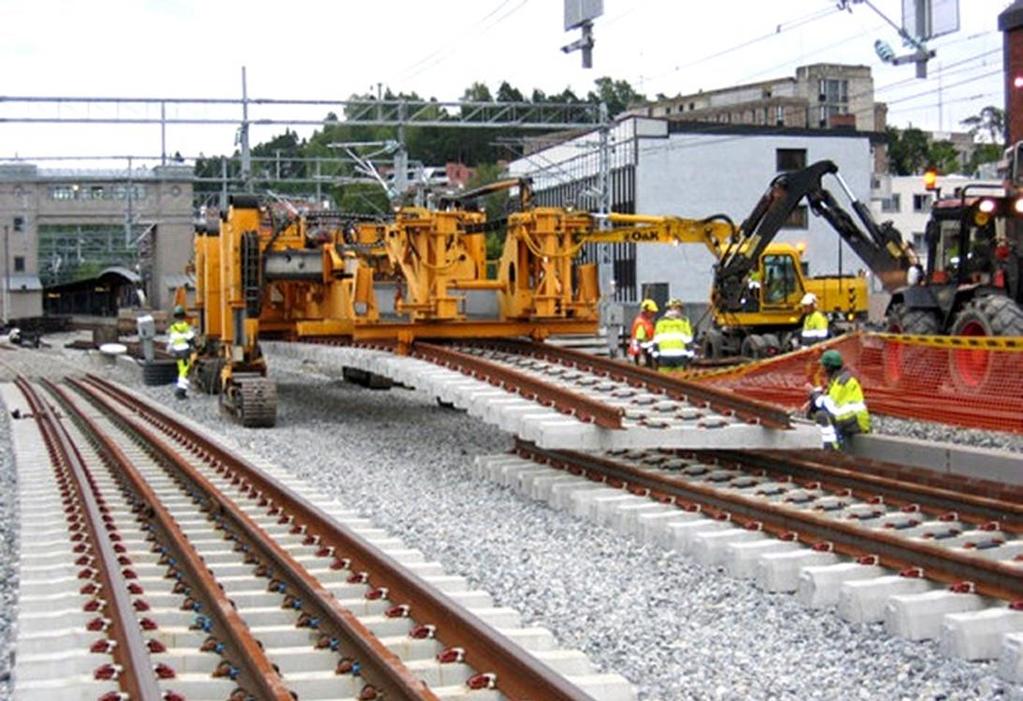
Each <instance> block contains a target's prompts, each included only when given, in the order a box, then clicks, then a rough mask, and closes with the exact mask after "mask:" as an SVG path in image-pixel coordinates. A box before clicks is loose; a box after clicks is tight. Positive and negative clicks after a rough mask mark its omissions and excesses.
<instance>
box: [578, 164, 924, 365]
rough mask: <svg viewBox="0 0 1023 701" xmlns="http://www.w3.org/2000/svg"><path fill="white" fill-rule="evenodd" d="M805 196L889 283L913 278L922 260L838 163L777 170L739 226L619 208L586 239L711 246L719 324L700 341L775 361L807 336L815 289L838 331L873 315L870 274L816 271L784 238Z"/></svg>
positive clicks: (714, 312)
mask: <svg viewBox="0 0 1023 701" xmlns="http://www.w3.org/2000/svg"><path fill="white" fill-rule="evenodd" d="M825 175H833V176H834V177H835V178H836V180H837V181H838V182H839V184H840V185H841V188H842V189H843V191H844V192H845V194H846V196H847V197H848V199H849V201H850V202H851V207H852V209H853V211H854V212H855V213H856V216H857V218H858V219H859V220H860V222H861V224H860V225H857V224H856V222H855V221H854V220H853V218H852V216H850V214H849V213H848V212H847V211H846V210H845V209H844V208H843V207H842V206H841V205H839V203H838V202H837V200H836V199H835V197H834V196H833V195H832V194H831V192H830V191H829V190H828V189H827V188H825V187H823V185H822V183H821V180H822V178H823V177H824V176H825ZM804 199H805V200H806V201H807V203H808V205H809V208H810V210H811V211H812V212H814V213H815V214H817V215H819V216H822V217H824V219H825V220H826V221H827V222H828V223H829V224H830V225H831V227H832V228H833V229H834V230H835V231H836V232H837V233H838V234H839V235H840V236H841V237H842V239H843V240H844V241H845V242H846V243H847V244H849V246H850V247H851V248H852V249H853V251H854V252H855V253H856V254H857V255H859V256H860V258H862V259H863V261H864V263H866V265H867V267H868V268H869V269H870V270H871V272H872V273H874V274H875V275H877V276H878V278H879V279H880V280H881V281H882V283H883V284H884V286H885V287H886V288H887V289H896V288H897V287H899V286H900V285H904V284H905V280H906V272H907V271H908V270H909V268H910V267H911V266H912V265H914V264H916V263H917V260H916V257H915V255H914V254H913V252H912V250H911V249H910V248H909V247H908V246H906V245H905V244H904V243H903V241H902V236H901V234H900V233H899V232H898V231H897V230H896V229H894V228H893V227H892V226H891V224H890V222H885V223H883V224H878V223H877V222H875V221H874V219H873V218H872V217H871V215H870V211H869V209H867V207H866V206H865V205H863V203H862V202H860V201H859V200H857V199H856V197H855V195H854V194H853V193H852V191H851V189H850V188H849V187H848V185H847V184H846V183H845V181H844V180H843V179H842V178H841V176H840V175H839V174H838V167H837V166H836V165H835V164H834V163H833V162H831V161H819V162H817V163H814V164H813V165H811V166H809V167H807V168H804V169H802V170H799V171H794V172H791V173H784V174H781V175H779V176H777V177H776V178H775V179H774V180H773V181H772V182H771V184H770V186H769V187H768V189H767V191H766V192H765V193H764V195H763V196H762V197H761V198H760V200H759V201H758V202H757V204H756V206H755V207H754V208H753V211H752V212H751V213H750V215H749V216H748V217H747V218H746V220H745V221H743V222H742V224H741V225H739V226H736V225H735V224H734V223H733V222H732V221H731V219H729V218H728V217H727V216H725V215H715V216H713V217H708V218H706V219H683V218H679V217H668V216H661V217H657V216H646V215H631V214H611V215H609V216H608V217H607V218H608V220H609V222H610V224H611V228H609V229H607V230H605V231H593V232H591V233H589V234H587V237H586V240H587V241H588V242H595V243H624V242H631V243H672V244H701V245H703V246H705V247H706V248H707V249H708V250H709V251H710V252H711V253H712V254H713V255H714V257H715V259H716V263H715V266H714V281H713V284H712V288H711V292H710V305H711V306H710V313H711V316H712V320H713V323H712V327H711V328H710V329H708V330H707V331H705V332H704V333H703V334H702V335H701V337H700V347H701V351H702V356H703V357H705V358H720V357H725V356H736V355H741V356H745V357H748V358H762V357H768V356H770V355H774V354H776V353H779V352H781V351H783V350H785V349H787V348H788V347H789V340H790V339H791V337H792V334H795V333H798V332H799V329H800V326H801V322H802V308H801V301H802V299H803V297H804V295H806V294H807V293H812V294H813V295H814V296H815V297H816V298H817V308H818V309H819V310H820V311H822V312H824V313H825V314H828V315H830V316H831V317H832V319H833V328H834V329H837V330H838V331H839V332H841V330H842V329H843V328H846V327H851V326H853V325H855V324H856V323H857V322H861V321H865V320H866V317H867V311H868V290H867V279H866V278H865V277H861V276H857V275H825V276H816V277H810V276H809V275H807V273H806V270H807V264H806V261H805V260H804V258H803V253H804V248H803V246H802V245H793V244H789V243H775V242H774V238H775V236H776V235H777V234H778V232H779V231H780V230H781V228H782V226H783V225H784V224H785V222H786V221H787V220H788V218H789V216H790V215H791V213H792V211H793V210H795V208H796V207H797V206H799V205H800V204H801V203H802V202H803V200H804ZM680 272H681V271H680Z"/></svg>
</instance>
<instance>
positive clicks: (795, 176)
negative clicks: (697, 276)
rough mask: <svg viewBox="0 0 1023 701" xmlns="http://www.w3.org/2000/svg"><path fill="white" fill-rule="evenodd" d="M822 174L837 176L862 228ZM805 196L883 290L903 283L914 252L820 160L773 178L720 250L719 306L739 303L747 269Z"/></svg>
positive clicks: (716, 286) (832, 167) (830, 165)
mask: <svg viewBox="0 0 1023 701" xmlns="http://www.w3.org/2000/svg"><path fill="white" fill-rule="evenodd" d="M825 175H833V176H835V178H836V179H837V180H838V182H839V184H840V185H841V186H842V189H843V190H844V191H845V194H846V196H847V197H848V198H849V201H850V202H851V203H852V209H853V211H854V212H855V213H856V216H857V218H858V219H859V220H860V223H861V224H862V227H861V226H860V225H858V224H857V223H856V221H855V220H854V219H853V218H852V216H851V215H850V214H849V212H847V211H846V210H845V209H844V208H843V207H842V206H841V205H840V204H839V203H838V201H837V200H836V199H835V197H834V195H832V194H831V192H830V191H829V190H827V189H826V188H825V187H824V186H823V185H822V183H821V180H822V179H823V178H824V176H825ZM804 198H806V200H807V202H808V204H809V206H810V209H811V211H813V213H814V214H816V215H819V216H822V217H824V219H825V220H827V222H828V223H829V224H830V225H831V227H832V228H833V229H835V231H836V232H838V234H839V236H841V237H842V240H843V241H845V242H846V243H847V244H849V246H850V247H851V248H852V249H853V251H855V252H856V254H857V255H858V256H860V258H862V259H863V261H864V262H865V263H866V264H867V266H868V267H869V268H870V269H871V271H872V272H874V274H876V275H877V276H878V277H879V278H880V279H881V280H882V282H883V283H884V286H885V288H886V289H894V288H896V287H898V286H900V285H904V284H905V278H906V276H905V271H906V270H908V269H909V267H910V266H911V265H913V264H914V263H916V257H915V256H914V254H913V252H912V251H911V250H910V249H909V248H908V247H907V246H906V245H905V244H904V243H903V241H902V235H901V234H900V233H899V232H898V230H897V229H895V228H894V227H893V226H892V225H891V222H884V223H883V224H880V225H879V224H878V223H877V222H875V221H874V219H873V217H872V216H871V215H870V210H869V209H868V208H867V207H866V206H865V205H864V204H863V203H862V202H860V201H859V200H857V199H856V196H855V195H854V194H853V192H852V190H851V189H850V188H849V186H848V185H847V184H846V183H845V181H844V180H843V179H842V177H841V176H840V175H839V174H838V166H837V165H835V164H834V163H833V162H832V161H827V160H825V161H818V162H817V163H814V164H812V165H810V166H808V167H806V168H803V169H802V170H798V171H794V172H791V173H783V174H782V175H779V176H778V177H776V178H775V179H774V180H772V181H771V184H770V186H769V187H768V188H767V192H765V193H764V195H763V196H762V197H761V198H760V200H759V201H758V202H757V204H756V206H755V207H754V208H753V211H752V212H751V213H750V215H749V216H748V217H747V218H746V220H745V221H743V223H742V225H741V226H740V227H739V234H738V236H737V237H736V238H735V240H734V241H733V243H732V244H731V245H730V246H729V247H728V248H727V249H726V250H725V251H724V253H723V255H722V256H721V257H720V260H719V262H718V265H717V268H716V270H715V278H714V290H715V292H716V294H717V296H718V302H719V304H721V305H722V306H723V307H724V308H738V307H739V306H740V305H741V303H742V302H741V300H742V298H743V296H744V294H745V292H746V286H747V278H748V276H749V273H750V271H751V270H753V269H754V268H755V267H756V266H757V261H759V260H760V256H761V254H762V253H763V252H764V250H765V249H766V248H767V246H768V245H769V244H770V243H771V241H773V240H774V238H775V236H777V234H778V232H779V231H780V230H781V228H782V226H784V224H785V222H786V221H787V220H788V218H789V216H790V215H791V214H792V212H793V210H795V208H796V207H798V206H799V204H800V203H801V202H802V201H803V199H804Z"/></svg>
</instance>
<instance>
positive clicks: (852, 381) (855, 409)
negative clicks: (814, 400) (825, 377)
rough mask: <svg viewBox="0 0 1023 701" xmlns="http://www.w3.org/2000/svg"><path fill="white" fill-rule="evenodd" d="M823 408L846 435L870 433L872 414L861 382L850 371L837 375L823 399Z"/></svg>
mask: <svg viewBox="0 0 1023 701" xmlns="http://www.w3.org/2000/svg"><path fill="white" fill-rule="evenodd" d="M821 408H823V409H824V410H825V411H827V412H828V413H829V414H831V417H832V418H833V419H834V423H835V427H836V428H837V429H838V430H840V431H842V432H844V433H869V432H870V413H869V412H868V411H867V403H866V401H864V399H863V388H862V387H860V381H859V380H857V379H856V378H855V377H853V376H852V374H851V373H850V372H849V371H848V370H843V371H842V372H840V373H838V374H837V375H835V377H834V378H832V380H831V382H830V383H828V391H827V393H826V394H825V395H824V396H822V397H821Z"/></svg>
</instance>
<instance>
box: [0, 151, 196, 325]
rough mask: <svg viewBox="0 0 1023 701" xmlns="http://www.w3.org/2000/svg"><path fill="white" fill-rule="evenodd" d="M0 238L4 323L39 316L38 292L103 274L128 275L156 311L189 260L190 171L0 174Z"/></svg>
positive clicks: (22, 170)
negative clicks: (122, 271) (120, 270)
mask: <svg viewBox="0 0 1023 701" xmlns="http://www.w3.org/2000/svg"><path fill="white" fill-rule="evenodd" d="M0 230H2V232H3V236H4V238H3V241H0V244H2V245H3V248H2V249H0V264H2V265H3V266H4V268H3V270H4V276H3V280H0V282H2V283H3V284H4V289H3V292H5V293H6V294H4V295H3V296H2V300H3V301H0V310H2V311H4V312H5V315H6V316H7V317H9V318H22V317H28V316H38V315H40V314H41V313H42V307H43V304H42V296H43V293H44V292H43V288H44V287H46V286H50V285H58V284H63V283H67V282H71V281H73V280H77V279H83V278H89V277H93V276H96V275H98V274H99V273H100V272H102V271H103V270H104V269H106V268H108V267H110V266H123V267H125V268H127V269H129V270H131V271H134V272H136V273H137V274H138V275H139V277H140V279H141V281H142V285H143V289H144V290H145V291H146V294H147V295H148V296H149V301H150V304H151V305H152V306H154V307H156V308H163V307H166V306H168V305H169V303H170V301H171V299H172V298H173V293H174V289H175V288H176V287H177V286H178V285H180V284H182V282H183V281H184V280H185V276H184V273H185V267H186V265H187V263H188V261H189V259H190V258H191V253H192V246H191V241H192V231H193V213H192V169H191V167H188V166H181V165H164V166H156V167H154V168H151V169H139V168H136V169H132V170H131V171H130V172H129V171H127V170H122V171H113V170H102V171H101V170H49V169H41V168H39V167H38V166H36V165H34V164H28V163H7V164H0ZM8 288H9V289H8ZM2 305H7V306H6V307H3V306H2Z"/></svg>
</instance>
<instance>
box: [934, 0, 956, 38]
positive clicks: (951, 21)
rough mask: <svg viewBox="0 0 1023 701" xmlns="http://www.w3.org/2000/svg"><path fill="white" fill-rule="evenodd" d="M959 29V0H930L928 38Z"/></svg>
mask: <svg viewBox="0 0 1023 701" xmlns="http://www.w3.org/2000/svg"><path fill="white" fill-rule="evenodd" d="M958 31H959V0H931V31H930V34H928V38H929V39H932V38H934V37H940V36H942V35H944V34H951V33H952V32H958Z"/></svg>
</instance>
